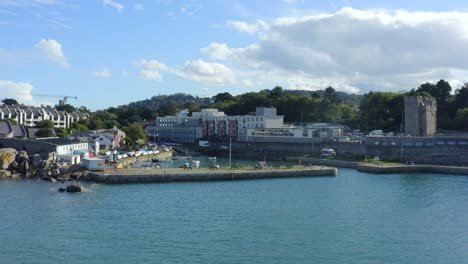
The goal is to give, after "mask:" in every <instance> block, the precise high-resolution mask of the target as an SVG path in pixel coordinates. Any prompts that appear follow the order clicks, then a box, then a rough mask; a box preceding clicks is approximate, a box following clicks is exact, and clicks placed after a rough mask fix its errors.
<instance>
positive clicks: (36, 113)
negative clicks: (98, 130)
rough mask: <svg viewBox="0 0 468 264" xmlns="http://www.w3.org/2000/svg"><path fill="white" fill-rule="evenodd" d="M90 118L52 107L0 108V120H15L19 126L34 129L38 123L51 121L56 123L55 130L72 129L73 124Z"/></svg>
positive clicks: (87, 115) (82, 113)
mask: <svg viewBox="0 0 468 264" xmlns="http://www.w3.org/2000/svg"><path fill="white" fill-rule="evenodd" d="M88 117H89V114H87V113H84V112H72V113H68V112H66V111H58V110H56V109H55V108H51V107H34V106H24V105H17V106H8V105H2V106H0V120H3V119H13V120H16V121H17V122H18V124H19V125H24V126H27V127H33V126H35V125H36V124H37V122H40V121H43V120H51V121H52V122H54V126H55V128H66V129H68V128H70V126H71V124H73V123H75V122H77V121H79V120H83V119H86V118H88Z"/></svg>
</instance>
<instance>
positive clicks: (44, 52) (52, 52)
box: [34, 39, 70, 68]
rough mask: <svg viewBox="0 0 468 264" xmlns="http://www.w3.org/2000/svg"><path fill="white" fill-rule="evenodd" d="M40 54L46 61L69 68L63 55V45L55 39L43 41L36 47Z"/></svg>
mask: <svg viewBox="0 0 468 264" xmlns="http://www.w3.org/2000/svg"><path fill="white" fill-rule="evenodd" d="M34 47H35V48H36V50H37V51H38V52H39V54H40V55H41V56H42V57H44V58H45V59H47V60H49V61H51V62H53V63H56V64H58V65H60V66H62V67H63V68H68V67H69V66H70V65H69V64H68V61H67V58H66V57H65V55H64V54H63V50H62V45H61V44H60V43H59V42H58V41H56V40H54V39H48V40H46V39H41V40H40V41H39V42H38V43H37V44H36V45H35V46H34Z"/></svg>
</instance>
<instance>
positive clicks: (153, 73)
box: [135, 59, 169, 81]
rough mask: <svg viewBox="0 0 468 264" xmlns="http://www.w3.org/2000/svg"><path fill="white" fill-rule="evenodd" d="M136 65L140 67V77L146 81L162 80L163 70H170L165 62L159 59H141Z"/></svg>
mask: <svg viewBox="0 0 468 264" xmlns="http://www.w3.org/2000/svg"><path fill="white" fill-rule="evenodd" d="M135 65H136V66H137V67H138V68H140V77H141V79H143V80H146V81H160V80H162V77H163V76H162V74H161V72H162V71H169V67H167V66H166V65H165V64H164V63H161V62H159V61H157V60H144V59H142V60H139V61H137V62H135Z"/></svg>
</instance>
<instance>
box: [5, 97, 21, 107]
mask: <svg viewBox="0 0 468 264" xmlns="http://www.w3.org/2000/svg"><path fill="white" fill-rule="evenodd" d="M2 103H3V104H5V105H17V104H18V101H16V100H15V99H13V98H5V99H3V100H2Z"/></svg>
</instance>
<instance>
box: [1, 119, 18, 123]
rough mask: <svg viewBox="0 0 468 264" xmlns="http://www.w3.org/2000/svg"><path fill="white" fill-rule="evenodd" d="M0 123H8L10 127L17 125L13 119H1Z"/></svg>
mask: <svg viewBox="0 0 468 264" xmlns="http://www.w3.org/2000/svg"><path fill="white" fill-rule="evenodd" d="M0 122H10V124H12V125H17V124H18V121H16V119H13V118H7V119H1V120H0Z"/></svg>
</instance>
